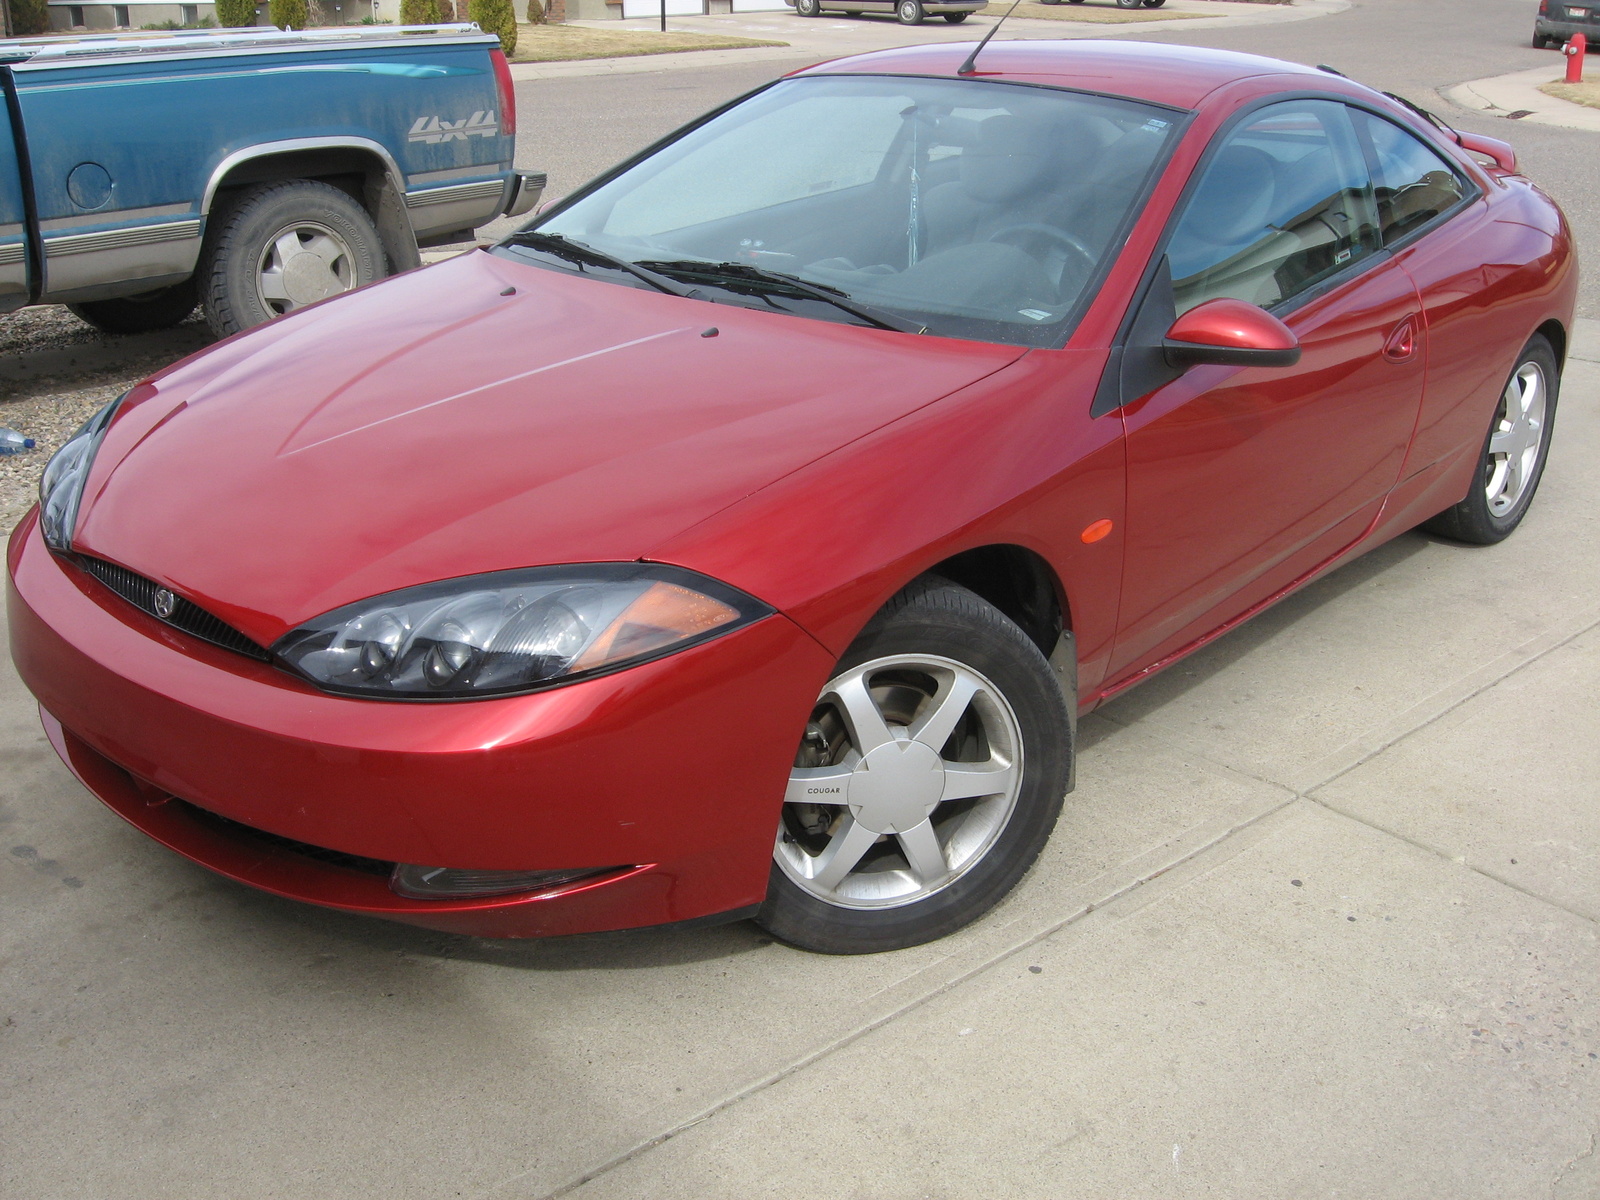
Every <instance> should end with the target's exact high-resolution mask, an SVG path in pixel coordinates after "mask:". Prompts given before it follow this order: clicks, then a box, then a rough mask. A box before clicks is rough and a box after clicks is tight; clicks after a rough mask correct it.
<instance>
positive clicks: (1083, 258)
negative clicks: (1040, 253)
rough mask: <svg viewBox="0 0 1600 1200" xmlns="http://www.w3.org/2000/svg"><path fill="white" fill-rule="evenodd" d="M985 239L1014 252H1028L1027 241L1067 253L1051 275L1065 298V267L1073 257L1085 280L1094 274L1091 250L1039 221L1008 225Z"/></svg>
mask: <svg viewBox="0 0 1600 1200" xmlns="http://www.w3.org/2000/svg"><path fill="white" fill-rule="evenodd" d="M988 240H989V241H991V242H999V243H1001V244H1003V245H1015V246H1016V247H1017V249H1019V250H1024V251H1026V250H1027V244H1028V243H1029V242H1034V243H1038V242H1049V243H1051V244H1052V245H1054V246H1056V247H1058V248H1060V249H1061V250H1064V251H1066V253H1064V254H1062V255H1061V268H1060V270H1059V271H1057V272H1054V274H1055V275H1056V287H1057V289H1058V290H1060V291H1062V293H1063V296H1064V295H1065V289H1063V288H1062V287H1061V285H1062V282H1063V281H1064V279H1065V277H1066V268H1067V263H1068V262H1069V261H1071V260H1072V259H1074V258H1076V259H1077V260H1078V263H1079V265H1080V267H1081V272H1080V273H1081V274H1082V276H1083V278H1084V279H1088V278H1089V276H1090V275H1092V274H1093V273H1094V269H1095V266H1096V264H1097V262H1098V259H1097V257H1096V255H1095V253H1094V251H1093V250H1091V249H1089V247H1087V246H1085V245H1084V244H1083V243H1082V242H1081V241H1079V240H1078V239H1077V238H1076V237H1074V236H1073V235H1072V234H1070V233H1068V232H1067V231H1066V230H1064V229H1058V228H1056V227H1055V226H1054V225H1045V224H1043V223H1042V222H1038V221H1029V222H1026V223H1024V224H1021V225H1008V226H1006V227H1005V228H1004V229H998V230H996V231H995V232H994V233H991V234H990V235H989V237H988ZM1041 265H1046V266H1047V265H1048V264H1043V263H1041Z"/></svg>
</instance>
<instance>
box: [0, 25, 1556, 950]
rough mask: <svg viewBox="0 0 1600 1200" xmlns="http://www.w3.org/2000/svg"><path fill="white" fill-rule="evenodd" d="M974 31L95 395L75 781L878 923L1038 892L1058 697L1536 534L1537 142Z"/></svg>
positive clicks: (59, 695)
mask: <svg viewBox="0 0 1600 1200" xmlns="http://www.w3.org/2000/svg"><path fill="white" fill-rule="evenodd" d="M968 52H969V46H966V45H962V46H953V45H947V46H938V45H934V46H922V47H918V48H915V49H904V50H893V51H888V52H883V53H875V54H869V55H865V56H862V57H857V58H850V59H845V60H843V61H840V62H833V63H828V64H825V65H823V66H819V67H816V68H813V69H810V70H806V71H802V72H800V73H798V74H796V75H792V76H790V77H788V78H786V79H783V80H781V81H779V82H777V83H774V84H772V85H771V86H769V87H765V88H763V89H761V90H759V91H757V92H755V93H753V94H751V95H749V96H746V97H745V98H743V99H741V100H739V101H737V102H735V103H733V104H730V105H728V106H726V107H725V108H722V109H720V110H718V111H716V112H714V113H711V114H710V115H708V116H706V117H705V118H703V119H702V120H700V121H698V122H696V123H694V124H692V125H690V126H689V127H687V128H685V129H683V130H680V131H679V132H678V133H676V134H674V135H673V136H671V137H669V138H667V139H666V140H664V141H663V142H661V143H659V144H657V145H656V146H654V147H652V148H651V149H649V150H647V151H645V152H644V153H642V154H640V155H639V156H637V157H636V158H634V159H632V160H630V161H628V162H626V163H624V164H623V165H621V166H620V167H618V168H616V169H615V170H613V171H612V172H610V173H609V174H607V175H605V176H603V177H601V178H600V179H598V180H596V181H594V182H593V183H591V184H589V185H588V186H587V187H585V188H583V189H581V190H579V191H578V192H575V193H574V194H573V195H571V196H569V197H568V198H567V199H566V200H564V201H563V202H561V203H560V204H558V205H555V206H554V207H552V208H551V209H549V210H548V211H546V212H545V213H543V214H542V215H541V216H540V217H538V218H537V219H536V220H535V221H534V222H533V223H532V224H530V225H529V226H528V227H527V228H525V229H524V230H522V231H520V232H519V233H517V234H515V235H513V236H511V237H510V238H508V239H507V240H506V241H505V242H503V243H502V244H500V245H498V246H495V247H493V248H492V249H489V250H487V251H480V252H474V253H470V254H465V255H462V256H460V257H458V258H455V259H452V260H451V261H449V262H445V263H442V264H440V265H438V266H435V267H431V268H429V269H427V270H423V271H417V272H414V273H412V274H409V275H405V276H402V277H399V278H396V279H393V280H390V281H388V282H386V283H382V284H379V285H377V286H375V287H370V288H367V289H364V290H362V291H360V292H357V293H352V294H350V295H347V296H343V297H340V298H337V299H335V300H332V301H330V302H328V303H326V304H323V305H319V306H316V307H315V308H312V309H309V310H304V311H301V312H298V313H294V314H291V315H289V316H287V317H285V318H283V319H281V320H278V321H274V322H273V323H271V324H270V325H268V326H265V327H263V328H260V329H258V330H255V331H252V332H250V333H247V334H244V335H242V336H239V337H236V338H233V339H231V340H229V341H227V342H224V343H222V344H221V345H218V346H216V347H214V348H212V349H211V350H209V351H207V352H205V353H203V354H200V355H197V356H196V357H194V358H191V359H189V360H188V361H186V362H184V363H181V364H179V365H178V366H176V367H173V368H171V369H169V370H167V371H165V372H162V373H161V374H159V375H157V376H155V377H153V378H152V379H150V380H148V381H146V382H144V383H142V384H140V385H139V386H137V387H135V388H134V389H133V390H132V391H130V392H128V393H127V395H125V396H123V397H122V398H121V399H120V400H119V401H117V402H116V403H115V404H113V405H111V406H110V407H108V408H107V409H105V410H104V411H103V412H101V413H100V414H99V415H97V416H96V417H95V418H94V419H93V420H91V421H90V422H89V423H88V424H86V425H85V426H84V427H83V429H82V430H81V431H80V432H79V433H78V434H77V435H76V436H75V437H74V439H73V440H72V441H71V442H70V443H69V444H67V445H66V446H65V447H64V448H63V449H62V450H61V451H60V452H59V453H58V454H57V456H56V457H55V458H54V460H52V462H51V463H50V465H49V468H48V470H47V472H46V475H45V478H44V481H43V485H42V488H41V497H40V504H39V507H38V508H37V510H35V511H34V512H33V513H31V514H30V515H29V516H28V517H27V518H26V519H25V520H24V521H23V522H22V523H21V525H19V526H18V527H17V530H16V531H15V533H14V535H13V536H12V538H11V543H10V553H9V560H8V561H9V567H10V580H11V588H12V590H11V592H10V596H9V601H8V605H9V618H10V626H11V645H12V651H13V654H14V656H15V658H16V661H17V665H18V668H19V669H20V671H21V673H22V677H23V679H24V680H25V681H26V682H27V684H28V686H29V687H30V688H31V689H32V690H33V692H34V693H35V694H36V695H37V697H38V699H39V702H40V707H41V711H42V713H43V717H44V722H45V726H46V728H47V730H48V731H49V734H50V737H51V739H52V740H53V742H54V743H55V746H56V748H57V750H58V751H59V752H60V754H61V756H62V758H63V759H64V760H65V761H66V763H67V765H68V767H70V768H71V770H72V771H73V772H74V773H75V774H76V775H77V777H78V778H79V779H81V780H82V781H83V783H84V784H85V785H86V786H87V787H88V788H89V789H90V790H91V791H92V792H94V793H95V794H96V795H97V796H99V797H100V799H101V800H103V801H104V802H105V803H106V804H107V805H108V806H109V807H110V808H111V809H112V810H113V811H115V812H116V813H117V814H118V815H120V816H122V817H123V818H125V819H126V820H128V821H130V822H131V823H133V824H134V825H135V826H137V827H138V828H140V829H142V830H144V831H145V832H146V833H148V834H149V835H150V836H151V837H153V838H155V839H156V840H157V841H160V842H162V843H164V844H165V845H167V846H169V847H171V848H172V849H174V850H176V851H178V852H179V853H180V854H184V855H187V856H188V857H189V858H191V859H193V860H195V861H196V862H198V863H201V864H203V865H205V866H207V867H209V868H211V869H213V870H215V871H218V872H221V873H222V874H224V875H227V876H230V877H232V878H234V879H237V880H239V881H241V882H244V883H248V884H251V885H253V886H255V887H258V888H263V889H266V890H267V891H270V892H275V893H277V894H279V895H282V896H289V897H294V898H296V899H300V900H306V901H310V902H312V903H315V904H322V905H327V906H329V907H332V908H338V909H344V910H346V911H350V912H358V913H368V914H372V915H375V916H381V917H388V918H391V919H394V920H399V921H409V922H413V923H415V924H418V925H425V926H429V927H432V928H435V929H443V930H456V931H462V932H466V933H472V934H479V935H487V936H504V937H521V936H533V935H546V934H561V933H575V932H583V931H594V930H608V929H620V928H625V927H632V926H643V925H652V924H660V923H666V922H685V921H701V920H714V919H727V918H734V917H749V916H753V917H754V918H755V919H756V920H757V921H759V922H760V923H761V924H762V925H763V926H765V927H766V928H767V929H768V930H770V931H771V932H772V933H773V934H775V935H777V936H778V937H780V938H783V939H785V940H787V941H789V942H791V943H793V944H796V945H799V946H803V947H808V948H811V949H815V950H822V951H829V952H840V953H844V952H859V951H869V950H881V949H892V948H895V947H902V946H908V945H913V944H915V943H918V942H922V941H926V940H928V939H931V938H935V937H938V936H940V935H942V934H945V933H948V932H949V931H951V930H953V929H956V928H958V927H959V926H961V925H963V924H964V923H966V922H968V921H971V920H972V919H974V918H975V917H977V916H978V915H979V914H981V913H983V912H984V911H985V910H986V909H987V908H989V907H990V906H991V905H993V904H994V903H996V902H997V901H998V900H999V899H1000V898H1001V897H1002V896H1004V895H1005V894H1006V892H1007V891H1008V889H1010V888H1011V887H1012V886H1013V885H1014V884H1015V883H1016V882H1017V880H1018V879H1019V878H1020V877H1021V876H1022V874H1023V873H1024V872H1025V871H1026V870H1027V868H1028V866H1029V864H1030V863H1031V862H1032V861H1033V860H1034V858H1035V856H1036V855H1037V854H1038V853H1039V850H1040V847H1041V846H1042V845H1043V843H1044V842H1045V839H1046V838H1047V837H1048V836H1049V834H1050V831H1051V827H1052V826H1053V825H1054V824H1055V821H1056V816H1057V813H1058V811H1059V809H1060V807H1061V803H1062V796H1063V793H1064V792H1066V791H1067V790H1068V789H1069V788H1070V787H1071V783H1072V763H1073V730H1074V722H1075V718H1076V716H1077V714H1079V713H1082V712H1086V711H1088V710H1089V709H1092V708H1094V707H1095V706H1096V705H1098V704H1100V703H1102V702H1104V701H1105V700H1106V699H1107V698H1108V697H1111V696H1114V695H1116V694H1117V693H1118V692H1120V691H1122V690H1123V689H1124V688H1127V687H1130V686H1132V685H1133V684H1135V683H1137V682H1139V681H1140V680H1141V679H1144V678H1145V677H1147V676H1149V675H1151V674H1152V673H1154V672H1156V671H1158V670H1161V669H1162V668H1163V667H1165V666H1167V665H1169V664H1171V663H1172V662H1174V661H1175V660H1177V659H1179V658H1181V657H1183V656H1184V655H1185V654H1187V653H1189V652H1190V651H1192V650H1194V649H1195V648H1196V647H1198V646H1201V645H1204V644H1205V643H1206V642H1208V641H1209V640H1210V639H1212V638H1215V637H1217V636H1218V635H1219V634H1221V633H1223V632H1224V631H1226V630H1227V629H1229V628H1230V627H1232V626H1234V625H1237V624H1238V623H1239V622H1241V621H1243V620H1245V619H1246V618H1248V617H1249V616H1251V615H1252V614H1253V613H1255V612H1258V611H1260V610H1261V609H1262V608H1263V607H1265V606H1266V605H1268V604H1271V603H1272V602H1273V601H1274V600H1277V599H1278V598H1280V597H1282V596H1283V595H1285V594H1286V593H1288V592H1290V591H1292V590H1294V589H1295V588H1297V587H1300V586H1301V585H1303V584H1304V583H1306V582H1307V581H1308V580H1310V579H1313V578H1315V577H1316V576H1318V575H1320V574H1322V573H1324V572H1326V571H1329V570H1331V569H1332V568H1334V567H1335V566H1337V565H1338V564H1339V563H1341V562H1344V561H1346V560H1348V559H1349V558H1351V557H1352V556H1353V555H1356V554H1359V553H1361V552H1362V551H1363V550H1366V549H1368V548H1370V547H1372V546H1375V545H1377V544H1378V543H1380V542H1382V541H1384V540H1385V539H1387V538H1391V537H1394V536H1395V535H1396V534H1399V533H1401V532H1403V531H1405V530H1408V529H1411V528H1414V527H1416V526H1418V525H1425V526H1426V527H1427V528H1429V529H1431V530H1434V531H1436V532H1438V533H1441V534H1443V535H1445V536H1448V537H1452V538H1456V539H1460V540H1463V541H1468V542H1478V543H1485V544H1487V543H1493V542H1496V541H1498V540H1500V539H1501V538H1503V537H1505V536H1506V535H1507V534H1509V533H1510V532H1511V531H1512V530H1513V529H1514V528H1515V527H1516V525H1517V524H1518V522H1519V521H1521V520H1522V518H1523V515H1524V514H1525V512H1526V511H1527V508H1528V504H1529V502H1530V501H1531V500H1532V498H1533V495H1534V491H1535V489H1536V488H1537V486H1538V483H1539V476H1540V471H1541V469H1542V467H1543V465H1544V461H1545V455H1546V451H1547V449H1548V447H1549V444H1550V435H1551V429H1552V421H1553V418H1554V416H1555V405H1556V398H1557V391H1558V385H1559V381H1560V373H1561V366H1562V361H1563V357H1564V355H1565V352H1566V347H1567V339H1568V336H1569V330H1570V329H1571V324H1572V313H1573V303H1574V291H1575V288H1576V266H1575V261H1574V258H1573V250H1572V242H1571V237H1570V234H1569V232H1568V229H1567V226H1566V223H1565V221H1564V219H1563V217H1562V215H1561V213H1560V211H1559V210H1558V209H1557V208H1556V206H1555V205H1554V204H1553V203H1552V202H1551V201H1550V200H1549V199H1548V198H1547V197H1546V196H1545V195H1543V194H1542V193H1541V192H1540V191H1538V190H1537V189H1536V188H1535V187H1534V186H1533V185H1532V184H1531V183H1529V182H1528V181H1527V180H1526V179H1524V178H1523V177H1521V176H1520V175H1518V174H1517V170H1516V164H1515V159H1514V156H1513V155H1512V153H1511V150H1510V148H1509V147H1508V146H1506V145H1505V144H1504V143H1501V142H1497V141H1494V140H1493V139H1489V138H1483V137H1475V136H1471V135H1467V134H1455V133H1453V132H1452V131H1450V130H1449V129H1447V128H1445V127H1443V126H1442V125H1439V124H1437V123H1436V122H1433V121H1431V120H1430V119H1428V118H1427V116H1426V114H1423V113H1421V112H1420V111H1418V110H1415V109H1412V108H1411V107H1410V106H1409V105H1407V104H1405V103H1404V102H1400V101H1397V100H1395V99H1393V98H1389V97H1385V96H1384V95H1380V94H1379V93H1377V92H1374V91H1371V90H1369V89H1368V88H1365V87H1362V86H1360V85H1359V84H1356V83H1353V82H1350V81H1349V80H1346V79H1344V78H1343V77H1341V76H1338V75H1335V74H1332V73H1329V72H1327V71H1323V70H1313V69H1310V68H1307V67H1302V66H1297V65H1294V64H1291V63H1285V62H1277V61H1273V60H1270V59H1265V58H1255V57H1249V56H1244V55H1238V54H1224V53H1214V52H1210V51H1202V50H1192V49H1186V48H1176V47H1167V46H1156V45H1140V44H1135V43H1129V42H1085V41H1073V42H1038V41H1019V42H1006V43H994V44H991V45H988V46H987V47H985V48H984V49H983V50H982V52H981V53H980V54H979V55H978V57H977V58H976V60H975V61H971V60H970V58H969V53H968ZM1486 553H1493V551H1486Z"/></svg>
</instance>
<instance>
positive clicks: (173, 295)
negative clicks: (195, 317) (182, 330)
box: [67, 276, 200, 333]
mask: <svg viewBox="0 0 1600 1200" xmlns="http://www.w3.org/2000/svg"><path fill="white" fill-rule="evenodd" d="M199 302H200V294H199V292H198V291H197V290H196V288H195V284H194V279H193V277H192V276H191V277H190V278H188V279H185V280H184V281H183V282H182V283H175V284H173V285H172V286H171V287H164V288H157V289H156V290H155V291H153V292H145V293H143V294H142V295H138V296H119V297H118V298H117V299H115V300H89V301H86V302H85V303H83V304H69V305H67V311H69V312H71V313H74V314H76V315H77V316H79V317H82V318H83V319H84V320H85V321H87V322H89V324H91V325H93V326H94V327H95V328H96V329H99V330H102V331H103V332H105V333H149V332H150V331H151V330H153V329H171V328H172V327H173V326H174V325H176V324H178V323H179V322H180V321H182V320H183V319H184V318H185V317H187V316H188V315H189V314H190V313H192V312H193V311H194V306H195V305H196V304H198V303H199Z"/></svg>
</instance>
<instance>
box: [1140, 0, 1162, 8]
mask: <svg viewBox="0 0 1600 1200" xmlns="http://www.w3.org/2000/svg"><path fill="white" fill-rule="evenodd" d="M1166 2H1167V0H1144V6H1145V7H1146V8H1160V7H1161V6H1162V5H1163V4H1165V3H1166Z"/></svg>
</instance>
